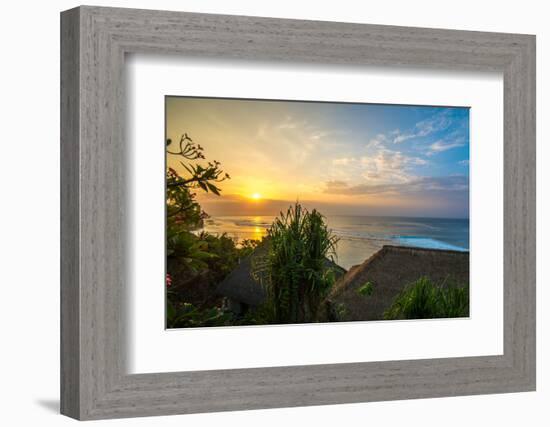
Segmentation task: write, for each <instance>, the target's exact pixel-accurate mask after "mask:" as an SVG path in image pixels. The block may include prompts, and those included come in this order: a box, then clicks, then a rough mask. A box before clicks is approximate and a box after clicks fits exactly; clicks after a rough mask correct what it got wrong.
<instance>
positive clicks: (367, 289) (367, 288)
mask: <svg viewBox="0 0 550 427" xmlns="http://www.w3.org/2000/svg"><path fill="white" fill-rule="evenodd" d="M373 290H374V285H373V284H372V283H371V282H366V283H365V284H363V285H361V286H359V288H358V289H357V293H358V294H359V295H361V296H362V297H367V296H369V295H371V294H372V291H373Z"/></svg>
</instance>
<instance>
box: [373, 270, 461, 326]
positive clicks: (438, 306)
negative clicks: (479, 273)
mask: <svg viewBox="0 0 550 427" xmlns="http://www.w3.org/2000/svg"><path fill="white" fill-rule="evenodd" d="M468 312H469V294H468V286H457V285H454V284H452V285H451V284H449V285H447V286H445V283H443V284H441V285H439V286H438V285H436V284H434V283H433V282H432V281H431V280H430V279H428V278H427V277H421V278H420V279H418V280H417V281H416V282H414V283H412V284H410V285H408V286H406V287H405V288H404V289H403V290H402V291H401V292H400V293H399V295H397V297H396V298H395V299H394V301H393V303H392V305H391V307H390V308H389V309H388V310H386V312H385V313H384V318H385V319H437V318H446V317H466V316H468Z"/></svg>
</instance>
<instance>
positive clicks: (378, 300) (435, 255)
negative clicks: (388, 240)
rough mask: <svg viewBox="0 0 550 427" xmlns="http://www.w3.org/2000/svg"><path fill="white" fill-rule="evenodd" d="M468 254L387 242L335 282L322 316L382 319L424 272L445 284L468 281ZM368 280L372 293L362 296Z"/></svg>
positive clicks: (340, 318)
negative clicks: (400, 294)
mask: <svg viewBox="0 0 550 427" xmlns="http://www.w3.org/2000/svg"><path fill="white" fill-rule="evenodd" d="M469 257H470V254H469V252H459V251H448V250H435V249H424V248H414V247H402V246H390V245H387V246H384V247H383V248H382V249H380V250H379V251H378V252H376V253H375V254H374V255H372V256H371V257H370V258H369V259H367V260H366V261H365V262H363V263H362V264H360V265H358V266H354V267H352V268H351V269H350V270H349V271H348V272H347V273H346V274H345V275H344V276H343V277H342V278H341V279H340V280H339V281H338V282H337V283H336V284H335V285H334V288H333V290H332V291H331V293H330V294H329V296H328V297H327V299H326V301H325V310H324V315H323V316H324V317H323V318H322V319H321V320H322V321H336V320H338V321H360V320H381V319H383V315H384V311H385V310H387V309H388V308H389V307H390V306H391V304H392V302H393V300H394V298H395V297H396V296H397V295H398V294H399V292H400V291H401V290H402V289H403V288H404V287H405V286H406V285H408V284H410V283H412V282H414V281H416V280H417V279H419V278H420V277H422V276H426V277H428V278H429V279H431V280H432V281H433V282H435V283H437V284H442V285H443V286H445V284H450V283H458V284H461V285H464V284H469V282H470V279H469V275H470V268H469V267H470V264H469V259H470V258H469ZM367 282H370V283H371V284H372V293H371V294H370V295H368V296H362V295H360V294H359V292H358V290H359V288H360V287H362V286H363V285H364V284H366V283H367Z"/></svg>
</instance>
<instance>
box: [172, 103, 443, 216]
mask: <svg viewBox="0 0 550 427" xmlns="http://www.w3.org/2000/svg"><path fill="white" fill-rule="evenodd" d="M338 105H344V106H345V107H346V108H347V109H348V110H349V108H351V107H349V106H346V105H345V104H327V103H325V104H320V103H298V102H276V101H271V102H270V101H261V102H260V101H236V100H223V99H206V98H203V99H200V98H199V99H197V98H183V97H167V98H166V133H167V138H171V139H172V140H173V141H178V140H179V138H180V135H181V134H183V133H188V134H189V136H191V137H192V138H193V140H194V141H195V142H196V143H199V144H200V145H201V146H203V147H204V155H205V157H206V160H207V161H208V160H218V161H220V162H221V167H222V169H223V170H224V171H225V172H227V173H229V174H230V175H231V179H230V180H226V181H224V182H222V183H220V184H219V187H220V188H221V190H222V191H221V194H222V195H221V196H220V197H218V196H215V195H211V194H205V193H204V192H202V191H197V195H198V201H199V203H200V204H201V206H203V209H204V210H205V211H206V212H207V213H209V214H211V215H276V214H278V212H279V211H281V210H286V207H288V205H289V204H290V203H292V202H294V201H296V200H300V201H301V202H302V203H304V204H305V205H306V206H308V207H310V208H313V207H316V208H318V209H319V210H321V211H322V212H323V213H325V214H328V215H330V214H354V215H384V214H394V215H398V214H402V213H406V214H409V215H420V216H421V215H423V214H424V213H423V212H424V211H426V206H427V205H429V206H430V209H434V210H435V211H437V210H438V209H440V210H444V209H445V206H444V205H443V204H442V203H443V202H447V200H445V201H441V200H439V199H438V198H437V197H434V195H431V196H430V194H428V193H425V192H423V193H418V192H413V193H411V192H410V191H403V189H404V188H405V186H406V185H409V184H415V185H418V184H416V183H419V182H421V181H422V180H425V179H426V178H425V177H426V176H427V175H428V176H429V174H426V173H423V172H425V171H426V165H428V164H429V162H430V159H428V157H430V155H429V152H427V154H426V153H424V155H422V153H418V154H415V153H414V152H412V151H410V152H405V151H404V150H403V148H402V147H406V146H405V144H401V145H400V146H399V147H398V144H397V143H395V144H393V143H392V144H391V146H390V144H386V143H387V138H386V137H385V136H384V135H385V134H383V133H381V130H382V131H383V130H386V131H387V132H388V135H390V133H389V132H390V131H389V129H393V128H394V127H395V126H392V125H393V123H391V121H390V119H388V118H386V117H385V116H382V118H384V119H385V120H386V122H384V123H382V120H381V119H378V120H377V121H375V120H374V119H375V118H377V117H378V116H376V110H373V106H370V108H371V110H369V111H374V112H373V113H369V111H365V112H363V115H361V114H360V113H361V111H357V112H356V111H346V112H345V113H346V114H345V115H344V114H341V116H342V118H343V120H341V121H340V122H338V121H337V119H338V115H339V114H340V111H339V110H337V109H335V108H336V107H335V106H338ZM403 108H404V107H403ZM409 108H410V107H409ZM353 114H355V115H356V116H357V118H356V119H355V121H354V122H350V123H349V124H346V123H345V121H346V120H347V118H348V117H350V116H352V115H353ZM369 114H370V116H369ZM388 116H389V115H388ZM394 116H396V115H393V116H392V117H394ZM363 117H364V120H363V119H362V118H363ZM403 117H407V116H405V115H403ZM369 120H370V121H369ZM388 121H389V122H388ZM371 122H372V123H373V124H371V125H370V127H371V128H372V129H370V128H369V124H370V123H371ZM413 124H414V123H413ZM392 132H394V133H395V132H396V131H395V130H394V131H392ZM384 138H386V140H384ZM398 138H399V136H397V137H396V138H395V140H398ZM405 138H409V139H412V138H411V137H409V136H408V135H406V134H403V135H402V139H405ZM406 143H409V141H406ZM432 146H433V144H432ZM179 160H180V159H179V158H177V156H173V155H168V156H167V163H168V166H170V167H173V168H174V169H176V170H177V171H178V173H180V174H181V175H185V174H186V172H185V170H184V168H183V167H181V165H180V164H179ZM411 188H412V187H411ZM440 204H441V206H439V205H440ZM405 211H406V212H405ZM436 216H437V215H436Z"/></svg>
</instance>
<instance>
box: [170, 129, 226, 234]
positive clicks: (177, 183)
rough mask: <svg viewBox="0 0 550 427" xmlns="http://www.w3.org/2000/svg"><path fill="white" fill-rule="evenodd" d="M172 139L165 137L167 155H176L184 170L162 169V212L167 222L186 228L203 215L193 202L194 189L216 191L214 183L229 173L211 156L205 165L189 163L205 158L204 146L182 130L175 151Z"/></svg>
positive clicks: (191, 226)
mask: <svg viewBox="0 0 550 427" xmlns="http://www.w3.org/2000/svg"><path fill="white" fill-rule="evenodd" d="M171 145H172V140H171V139H167V140H166V153H167V155H172V156H177V157H179V158H180V159H183V160H180V161H179V163H180V165H181V166H182V167H183V168H184V169H185V171H186V172H187V173H186V174H185V175H186V176H184V175H181V174H179V173H178V172H177V171H176V170H175V169H173V168H168V169H167V170H166V216H167V217H168V219H169V223H168V226H170V225H173V224H178V225H185V226H186V227H187V229H194V228H198V227H200V226H201V225H202V221H203V219H204V218H205V217H207V215H206V214H205V213H204V212H203V211H202V209H201V207H200V205H199V204H198V203H197V202H196V200H195V197H196V194H195V193H194V192H193V190H195V189H200V190H203V191H205V192H207V193H208V192H211V193H214V194H216V195H218V196H219V195H220V192H221V189H220V188H219V187H218V186H217V184H218V183H220V182H222V181H225V180H226V179H230V176H229V175H228V174H227V173H225V172H223V171H222V170H221V168H220V166H221V165H220V162H218V161H216V160H213V161H211V162H210V161H209V162H207V164H206V165H201V164H200V163H192V162H195V161H200V160H205V156H204V148H203V147H201V146H200V144H195V143H194V142H193V140H192V139H191V137H189V135H187V134H186V133H185V134H183V135H182V136H181V138H180V141H179V148H178V151H171V150H170V149H169V147H170V146H171Z"/></svg>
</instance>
